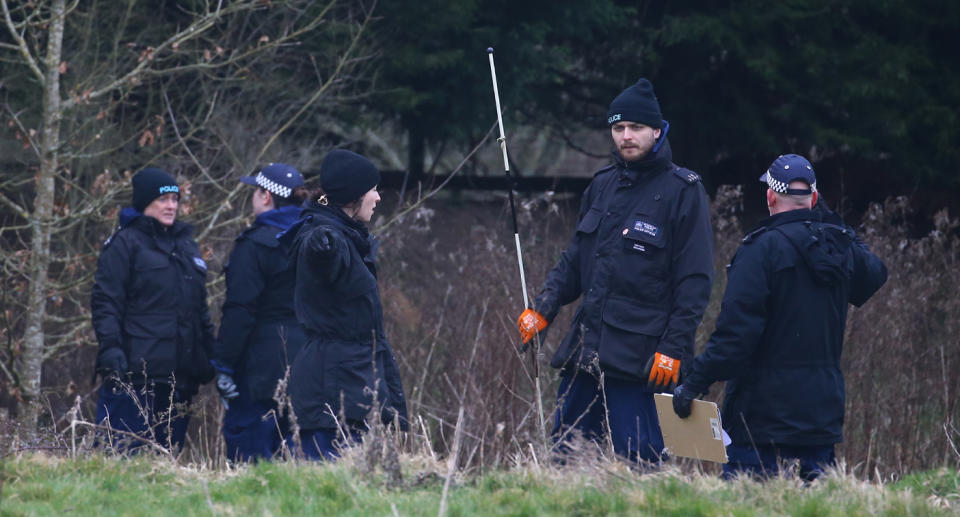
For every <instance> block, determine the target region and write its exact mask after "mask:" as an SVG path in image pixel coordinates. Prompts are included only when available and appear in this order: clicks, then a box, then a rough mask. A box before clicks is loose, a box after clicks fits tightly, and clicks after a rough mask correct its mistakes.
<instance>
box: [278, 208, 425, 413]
mask: <svg viewBox="0 0 960 517" xmlns="http://www.w3.org/2000/svg"><path fill="white" fill-rule="evenodd" d="M325 231H332V235H333V241H332V243H333V247H334V251H333V252H332V253H321V252H318V241H319V238H318V237H319V235H320V234H321V233H323V232H325ZM288 241H290V242H291V254H292V257H293V258H294V260H296V275H297V283H296V289H295V297H294V307H295V309H296V313H297V319H298V320H299V321H300V323H301V324H302V325H303V328H304V331H305V332H306V334H307V344H306V345H305V346H304V348H303V350H302V351H301V352H300V354H299V355H298V356H297V357H296V359H294V364H293V368H292V369H291V378H290V394H291V397H292V399H293V407H294V411H295V412H296V414H297V419H298V421H299V424H300V427H301V428H303V429H320V428H327V429H329V428H335V427H337V419H341V417H344V418H345V419H346V420H347V421H348V422H350V423H352V424H356V423H359V422H362V421H364V420H365V418H366V416H367V414H368V413H369V412H370V411H371V409H372V408H373V403H374V400H373V399H374V397H373V393H376V398H377V404H378V406H379V413H380V415H381V418H382V419H383V421H384V422H385V423H387V422H392V421H393V420H394V417H395V416H396V417H397V418H399V420H400V424H401V426H402V427H403V428H406V425H407V423H406V418H407V403H406V399H405V397H404V394H403V385H402V383H401V381H400V372H399V369H398V367H397V361H396V357H395V356H394V354H393V350H392V348H391V347H390V343H389V342H388V341H387V338H386V335H385V334H384V332H383V308H382V306H381V304H380V292H379V289H378V287H377V276H376V267H375V256H376V248H377V242H376V240H375V239H374V238H373V236H372V235H370V234H369V233H368V231H367V228H366V227H365V226H364V225H363V224H361V223H358V222H356V221H353V220H351V219H349V218H348V217H347V216H346V214H344V213H343V211H342V210H340V209H339V208H335V207H330V206H320V205H313V206H309V207H308V208H305V209H304V210H303V212H302V213H301V220H300V221H299V222H298V223H297V224H296V225H294V226H293V227H292V228H291V229H290V230H289V231H288V232H287V233H286V234H284V236H283V237H281V242H288ZM341 401H342V402H343V403H342V404H341ZM331 413H332V414H331ZM341 423H342V422H341Z"/></svg>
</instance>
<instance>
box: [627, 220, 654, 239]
mask: <svg viewBox="0 0 960 517" xmlns="http://www.w3.org/2000/svg"><path fill="white" fill-rule="evenodd" d="M633 229H634V230H636V231H638V232H643V233H645V234H647V235H649V236H651V237H656V236H657V235H659V234H660V228H657V227H656V226H654V225H652V224H650V223H648V222H646V221H643V220H640V219H637V220H636V221H635V222H634V223H633Z"/></svg>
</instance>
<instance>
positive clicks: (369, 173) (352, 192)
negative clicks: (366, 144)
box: [320, 149, 380, 206]
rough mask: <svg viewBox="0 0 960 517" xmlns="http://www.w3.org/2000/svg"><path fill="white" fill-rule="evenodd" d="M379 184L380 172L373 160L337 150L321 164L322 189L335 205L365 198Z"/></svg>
mask: <svg viewBox="0 0 960 517" xmlns="http://www.w3.org/2000/svg"><path fill="white" fill-rule="evenodd" d="M378 183H380V171H378V170H377V168H376V167H375V166H374V165H373V163H371V162H370V160H368V159H366V158H364V157H363V156H360V155H359V154H357V153H355V152H353V151H347V150H346V149H334V150H332V151H330V152H329V153H327V155H326V156H325V157H324V158H323V162H321V163H320V187H321V188H322V189H323V192H324V194H326V195H327V199H328V200H329V201H330V202H331V203H333V204H335V205H340V206H343V205H346V204H348V203H351V202H353V201H356V200H358V199H360V198H361V197H363V195H364V194H366V193H367V192H368V191H369V190H370V189H372V188H373V187H375V186H377V184H378Z"/></svg>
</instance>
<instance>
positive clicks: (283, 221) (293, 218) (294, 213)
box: [255, 206, 300, 230]
mask: <svg viewBox="0 0 960 517" xmlns="http://www.w3.org/2000/svg"><path fill="white" fill-rule="evenodd" d="M299 218H300V207H299V206H282V207H280V208H275V209H273V210H269V211H267V212H264V213H262V214H260V215H258V216H257V220H256V223H255V224H263V225H267V226H273V227H275V228H280V229H281V230H286V229H288V228H290V227H291V226H293V223H295V222H297V219H299Z"/></svg>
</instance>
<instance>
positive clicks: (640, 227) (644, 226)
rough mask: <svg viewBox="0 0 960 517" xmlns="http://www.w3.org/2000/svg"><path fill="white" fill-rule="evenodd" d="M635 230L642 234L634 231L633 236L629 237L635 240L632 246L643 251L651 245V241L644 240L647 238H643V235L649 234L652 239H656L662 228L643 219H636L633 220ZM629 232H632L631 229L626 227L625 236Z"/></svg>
mask: <svg viewBox="0 0 960 517" xmlns="http://www.w3.org/2000/svg"><path fill="white" fill-rule="evenodd" d="M633 231H634V232H639V233H640V234H641V235H637V234H636V233H634V235H633V236H631V237H629V238H630V239H631V240H633V241H634V242H633V243H632V244H631V248H633V250H634V251H642V252H645V251H647V245H649V243H645V242H643V241H644V240H646V239H644V238H643V236H647V237H649V238H650V239H656V238H657V236H658V235H660V228H659V227H657V225H655V224H652V223H648V222H646V221H644V220H642V219H637V220H636V221H634V222H633ZM628 233H630V229H629V228H624V229H623V235H624V237H626V236H627V234H628ZM651 242H654V241H651Z"/></svg>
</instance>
